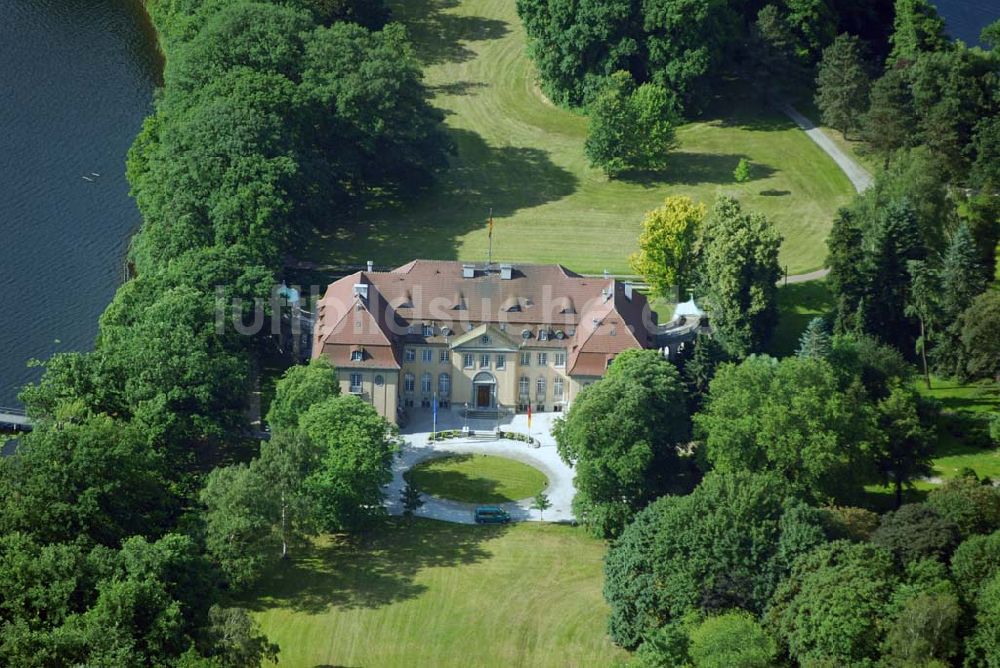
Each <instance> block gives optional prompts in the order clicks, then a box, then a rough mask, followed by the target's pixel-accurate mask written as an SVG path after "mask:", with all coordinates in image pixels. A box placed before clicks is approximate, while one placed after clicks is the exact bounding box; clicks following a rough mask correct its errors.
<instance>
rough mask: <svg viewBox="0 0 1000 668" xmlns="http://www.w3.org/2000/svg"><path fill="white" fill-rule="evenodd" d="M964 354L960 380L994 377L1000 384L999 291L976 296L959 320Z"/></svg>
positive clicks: (960, 364) (960, 360) (961, 358)
mask: <svg viewBox="0 0 1000 668" xmlns="http://www.w3.org/2000/svg"><path fill="white" fill-rule="evenodd" d="M959 323H960V327H961V332H962V353H961V357H960V359H959V363H958V365H957V373H958V376H959V377H960V378H965V379H978V378H993V379H994V380H996V381H998V382H1000V291H997V290H987V291H986V292H984V293H983V294H981V295H979V296H978V297H976V298H975V299H974V300H973V302H972V305H971V306H969V308H967V309H966V310H965V311H964V312H963V313H962V316H961V318H960V319H959Z"/></svg>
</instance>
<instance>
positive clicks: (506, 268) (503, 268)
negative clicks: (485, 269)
mask: <svg viewBox="0 0 1000 668" xmlns="http://www.w3.org/2000/svg"><path fill="white" fill-rule="evenodd" d="M513 271H514V267H513V265H509V264H501V265H500V279H501V280H503V281H509V280H510V277H511V274H512V273H513Z"/></svg>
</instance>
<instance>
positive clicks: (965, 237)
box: [934, 223, 987, 375]
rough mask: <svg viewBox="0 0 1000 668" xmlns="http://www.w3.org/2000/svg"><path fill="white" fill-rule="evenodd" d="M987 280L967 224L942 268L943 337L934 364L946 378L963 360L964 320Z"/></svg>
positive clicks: (953, 241) (954, 238)
mask: <svg viewBox="0 0 1000 668" xmlns="http://www.w3.org/2000/svg"><path fill="white" fill-rule="evenodd" d="M986 285H987V283H986V276H985V275H984V272H983V270H982V267H981V266H980V264H979V252H978V249H977V248H976V244H975V241H974V240H973V238H972V233H971V232H970V231H969V227H968V225H967V224H965V223H962V224H960V225H959V226H958V228H956V230H955V232H954V233H953V234H952V236H951V239H950V240H949V242H948V248H947V250H946V251H945V254H944V258H943V260H942V265H941V281H940V288H939V289H940V294H939V296H938V298H939V300H940V304H941V307H940V316H941V321H942V323H944V335H943V336H941V337H940V340H939V342H938V345H937V347H936V348H935V350H934V364H935V366H936V367H937V368H938V369H939V370H941V371H942V372H944V373H945V374H948V375H952V374H954V373H956V367H957V365H958V364H959V361H960V359H961V351H962V331H961V326H960V323H961V317H962V313H964V312H965V310H966V309H967V308H969V306H971V305H972V302H973V300H974V299H975V298H976V297H977V296H978V295H979V294H980V293H982V292H983V291H984V290H985V289H986Z"/></svg>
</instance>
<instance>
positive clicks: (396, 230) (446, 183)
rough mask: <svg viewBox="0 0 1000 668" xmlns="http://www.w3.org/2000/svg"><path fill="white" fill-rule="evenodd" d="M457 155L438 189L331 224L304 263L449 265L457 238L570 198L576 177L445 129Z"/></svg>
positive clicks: (384, 202) (543, 159) (537, 157)
mask: <svg viewBox="0 0 1000 668" xmlns="http://www.w3.org/2000/svg"><path fill="white" fill-rule="evenodd" d="M448 134H449V136H450V137H451V138H452V140H453V141H454V142H455V145H456V148H457V154H456V155H455V156H452V158H451V159H450V161H451V165H450V167H449V169H447V170H445V171H443V172H442V173H441V174H440V175H439V176H438V180H437V182H436V183H435V184H434V185H433V186H431V187H430V188H429V189H427V190H426V191H424V192H422V193H420V195H419V196H418V197H416V198H414V199H409V200H401V199H389V198H382V199H380V200H378V201H373V202H371V203H370V204H369V205H368V206H367V207H366V208H365V209H364V210H362V211H360V212H355V213H354V214H352V215H349V216H345V217H343V218H341V219H340V220H338V221H336V222H335V223H334V225H333V227H332V229H327V230H320V231H318V232H317V234H316V235H315V236H314V237H313V238H312V239H311V244H312V248H309V249H307V251H306V252H305V253H304V256H305V257H308V258H310V259H317V260H319V259H325V258H331V257H332V258H336V259H337V261H338V263H358V262H360V263H363V262H364V261H365V260H368V259H375V260H377V261H379V262H385V263H393V262H397V261H398V262H399V263H400V264H401V263H403V262H408V261H410V260H412V259H413V258H414V257H417V256H419V257H422V258H426V259H437V260H454V259H457V257H458V244H459V238H460V237H462V236H464V235H465V234H467V233H469V232H471V231H472V230H475V229H484V228H485V225H486V219H487V218H488V216H489V211H490V209H492V210H493V216H494V217H495V218H503V217H505V216H509V215H511V214H513V213H515V212H516V211H518V210H519V209H523V208H530V207H535V206H540V205H542V204H546V203H548V202H552V201H555V200H558V199H562V198H563V197H567V196H569V195H571V194H573V193H574V192H575V191H576V189H577V187H578V184H579V181H578V179H577V177H576V176H575V175H574V174H573V173H571V172H569V171H567V170H565V169H563V168H562V167H559V166H558V165H556V164H555V163H553V162H552V161H551V160H550V159H549V154H548V152H547V151H543V150H540V149H537V148H532V147H523V146H491V145H490V144H487V143H486V142H485V141H484V140H483V138H482V137H481V136H480V135H479V134H478V133H476V132H472V131H469V130H461V129H455V128H451V129H449V133H448Z"/></svg>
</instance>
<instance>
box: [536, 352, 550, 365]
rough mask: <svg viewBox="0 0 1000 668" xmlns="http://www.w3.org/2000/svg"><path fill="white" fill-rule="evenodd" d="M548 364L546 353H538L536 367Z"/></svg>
mask: <svg viewBox="0 0 1000 668" xmlns="http://www.w3.org/2000/svg"><path fill="white" fill-rule="evenodd" d="M548 363H549V354H548V353H538V366H545V365H546V364H548Z"/></svg>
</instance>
